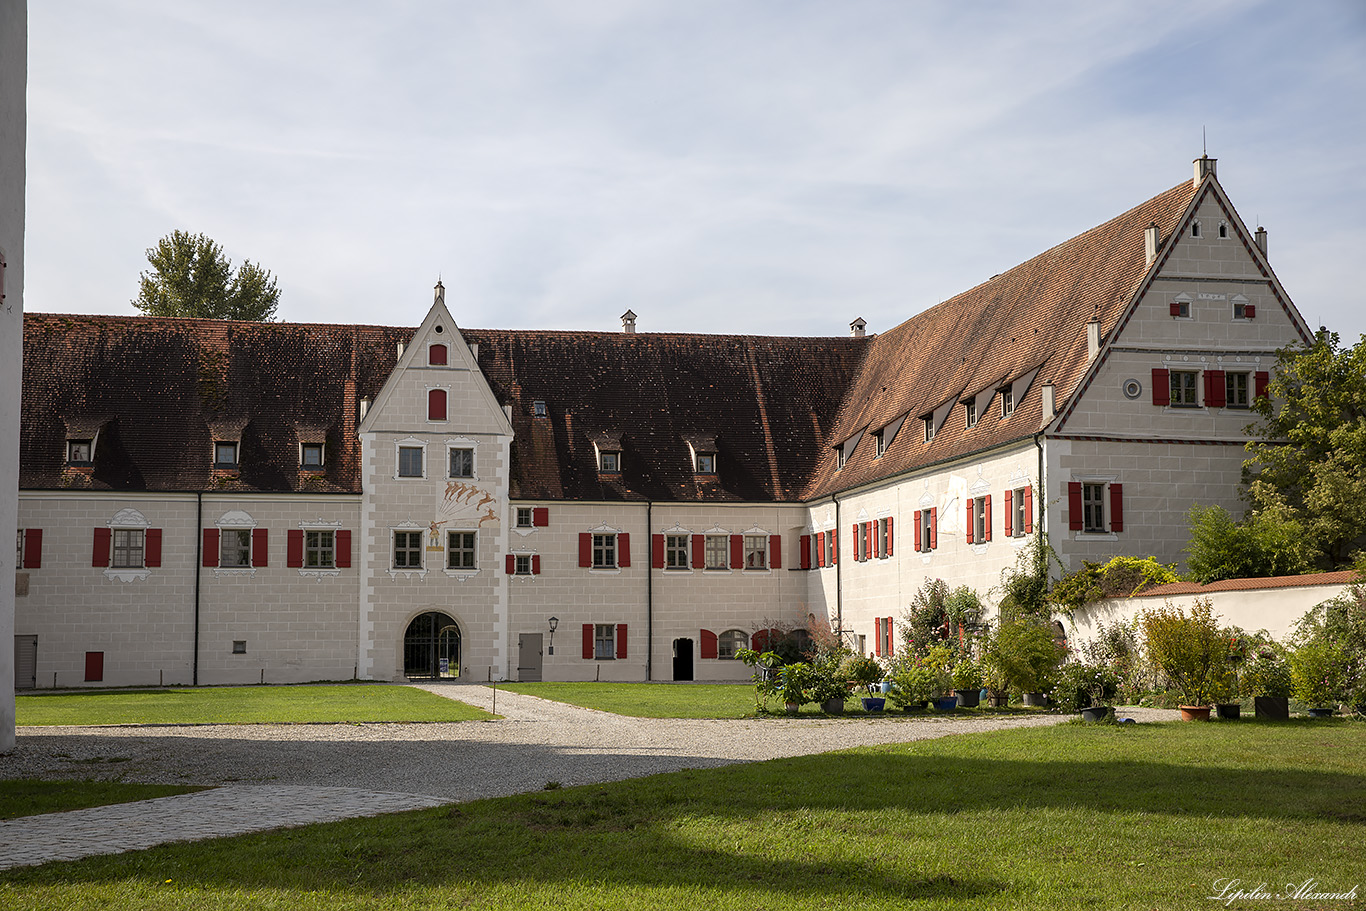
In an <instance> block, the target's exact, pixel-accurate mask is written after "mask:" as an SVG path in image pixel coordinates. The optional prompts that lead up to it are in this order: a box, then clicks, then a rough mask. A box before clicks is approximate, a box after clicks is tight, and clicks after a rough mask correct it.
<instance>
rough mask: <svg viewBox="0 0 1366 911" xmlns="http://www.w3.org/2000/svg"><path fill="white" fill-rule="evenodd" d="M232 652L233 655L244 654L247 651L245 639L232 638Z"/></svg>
mask: <svg viewBox="0 0 1366 911" xmlns="http://www.w3.org/2000/svg"><path fill="white" fill-rule="evenodd" d="M232 653H233V654H234V655H245V654H246V653H247V640H245V639H234V640H232Z"/></svg>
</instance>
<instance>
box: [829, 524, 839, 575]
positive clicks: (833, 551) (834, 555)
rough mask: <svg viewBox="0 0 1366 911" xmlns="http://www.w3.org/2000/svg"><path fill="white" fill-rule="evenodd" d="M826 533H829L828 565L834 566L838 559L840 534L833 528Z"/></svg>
mask: <svg viewBox="0 0 1366 911" xmlns="http://www.w3.org/2000/svg"><path fill="white" fill-rule="evenodd" d="M827 534H829V535H830V555H831V556H830V565H831V566H834V565H835V564H836V563H838V562H839V561H840V536H839V535H838V534H836V531H835V529H833V528H832V529H830V531H829V532H827Z"/></svg>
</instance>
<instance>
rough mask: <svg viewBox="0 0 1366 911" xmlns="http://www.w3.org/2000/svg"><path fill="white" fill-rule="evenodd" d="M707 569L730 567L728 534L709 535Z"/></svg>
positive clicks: (707, 541)
mask: <svg viewBox="0 0 1366 911" xmlns="http://www.w3.org/2000/svg"><path fill="white" fill-rule="evenodd" d="M706 550H707V569H730V538H729V536H727V535H707V539H706Z"/></svg>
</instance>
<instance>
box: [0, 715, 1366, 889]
mask: <svg viewBox="0 0 1366 911" xmlns="http://www.w3.org/2000/svg"><path fill="white" fill-rule="evenodd" d="M1364 832H1366V724H1362V723H1359V722H1352V721H1348V720H1332V721H1314V722H1310V721H1293V722H1289V723H1285V724H1274V725H1273V724H1263V723H1255V722H1242V723H1239V724H1227V723H1224V724H1194V723H1187V724H1181V723H1176V722H1173V723H1167V724H1143V725H1136V726H1119V725H1093V726H1083V725H1081V724H1066V725H1062V726H1059V727H1049V728H1044V729H1029V730H1018V731H1005V732H998V733H992V734H982V735H972V736H963V737H952V738H944V739H940V740H931V741H921V742H917V743H912V744H905V745H898V746H889V747H880V748H875V749H861V750H855V751H849V752H843V753H831V754H825V755H821V756H811V757H802V758H797V759H786V760H778V761H773V762H762V763H748V764H742V765H735V766H729V767H726V768H722V769H714V770H706V771H697V770H695V771H686V772H679V773H674V774H669V775H660V776H655V777H652V778H646V779H640V780H636V781H629V782H623V783H618V784H613V785H605V786H587V787H581V788H565V789H562V790H556V791H543V792H538V793H535V794H529V795H523V796H519V797H512V798H505V799H500V800H488V801H480V802H476V803H470V804H465V805H462V806H458V807H450V808H439V809H435V810H424V811H419V812H416V813H406V814H398V815H393V816H387V817H380V818H376V819H363V820H351V821H347V822H342V823H336V824H330V825H325V826H312V827H308V828H303V829H295V830H290V831H286V832H278V833H270V834H262V835H257V836H245V837H241V838H233V839H225V840H221V841H217V842H209V843H201V844H180V845H167V846H165V847H161V848H157V849H154V850H151V851H145V852H140V853H135V854H126V855H121V856H118V857H113V858H94V859H90V860H86V861H81V862H76V863H54V864H48V865H45V866H43V867H40V868H36V869H31V870H17V871H10V872H8V873H4V874H0V906H3V907H6V908H12V909H28V908H54V907H61V908H76V909H81V908H105V907H137V908H147V909H153V911H155V909H168V908H207V909H219V908H221V909H240V908H242V907H279V908H289V909H313V908H317V909H330V911H335V909H351V908H366V909H380V908H398V907H403V908H456V907H478V908H481V909H503V908H507V909H520V908H572V909H578V908H584V909H589V908H592V909H598V908H633V909H634V908H639V909H658V908H668V909H670V911H688V909H699V911H701V909H706V911H713V909H716V908H745V909H752V908H764V909H783V911H790V909H807V908H810V909H830V908H867V909H887V908H928V907H954V908H970V909H971V908H1031V909H1034V908H1037V909H1050V911H1053V909H1072V908H1096V909H1111V908H1144V909H1150V908H1156V909H1190V908H1222V907H1225V905H1222V904H1220V903H1216V902H1211V901H1210V900H1209V899H1208V898H1207V896H1208V895H1210V894H1211V893H1212V890H1213V889H1214V885H1213V884H1214V882H1215V880H1217V879H1231V878H1232V879H1239V880H1242V881H1243V882H1244V883H1245V884H1247V885H1255V884H1257V883H1260V882H1263V881H1265V882H1267V883H1269V884H1272V888H1273V889H1279V888H1280V887H1281V884H1284V883H1290V882H1296V883H1298V882H1302V881H1303V880H1305V879H1307V878H1313V879H1315V880H1317V881H1318V883H1319V887H1318V888H1319V890H1320V891H1326V890H1342V891H1345V890H1347V889H1350V888H1351V887H1352V886H1354V885H1356V886H1358V889H1357V894H1358V895H1359V896H1360V895H1362V893H1363V892H1366V861H1364V860H1363V855H1362V849H1361V846H1362V844H1363V833H1364ZM1286 906H1287V903H1277V902H1269V901H1251V902H1242V903H1234V904H1233V905H1232V907H1244V908H1248V907H1256V908H1269V907H1286ZM1291 906H1293V907H1295V908H1321V909H1327V908H1334V909H1336V908H1346V907H1353V903H1351V902H1332V901H1324V902H1295V903H1293V905H1291Z"/></svg>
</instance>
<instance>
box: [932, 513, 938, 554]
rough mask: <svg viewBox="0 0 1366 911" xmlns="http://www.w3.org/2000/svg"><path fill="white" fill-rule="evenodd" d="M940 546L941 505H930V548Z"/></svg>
mask: <svg viewBox="0 0 1366 911" xmlns="http://www.w3.org/2000/svg"><path fill="white" fill-rule="evenodd" d="M938 546H939V507H938V506H931V507H930V550H934V549H935V548H936V547H938Z"/></svg>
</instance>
